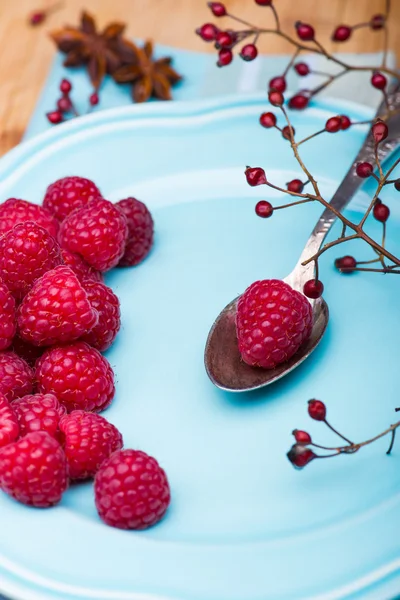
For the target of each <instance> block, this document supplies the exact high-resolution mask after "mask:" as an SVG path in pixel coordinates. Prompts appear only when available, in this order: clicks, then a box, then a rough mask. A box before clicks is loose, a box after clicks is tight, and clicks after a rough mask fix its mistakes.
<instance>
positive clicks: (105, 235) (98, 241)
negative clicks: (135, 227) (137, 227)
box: [59, 200, 128, 271]
mask: <svg viewBox="0 0 400 600" xmlns="http://www.w3.org/2000/svg"><path fill="white" fill-rule="evenodd" d="M127 236H128V225H127V221H126V218H125V215H124V214H123V213H122V212H121V211H120V210H119V209H118V208H117V207H116V206H114V205H113V204H112V203H111V202H109V201H108V200H92V201H91V202H89V204H87V205H86V206H84V207H82V208H78V209H76V210H74V211H73V213H71V214H70V215H69V216H68V217H67V218H66V219H65V220H64V221H63V222H62V224H61V228H60V234H59V240H60V243H61V245H62V246H63V247H64V248H67V250H70V252H74V253H76V254H80V256H82V257H83V258H84V259H85V261H86V262H87V263H88V264H89V265H90V266H91V267H93V268H94V269H97V270H98V271H108V270H110V269H112V268H113V267H115V266H117V264H118V263H119V261H120V260H121V258H122V257H123V255H124V252H125V244H126V240H127Z"/></svg>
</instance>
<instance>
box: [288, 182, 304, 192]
mask: <svg viewBox="0 0 400 600" xmlns="http://www.w3.org/2000/svg"><path fill="white" fill-rule="evenodd" d="M286 187H287V189H288V190H289V192H295V193H296V194H301V193H302V191H303V189H304V183H303V182H302V181H301V179H292V181H289V183H287V184H286Z"/></svg>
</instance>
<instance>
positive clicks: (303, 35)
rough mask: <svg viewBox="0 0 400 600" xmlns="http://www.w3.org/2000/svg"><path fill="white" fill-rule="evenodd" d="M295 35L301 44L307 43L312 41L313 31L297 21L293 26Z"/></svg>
mask: <svg viewBox="0 0 400 600" xmlns="http://www.w3.org/2000/svg"><path fill="white" fill-rule="evenodd" d="M295 27H296V31H297V35H298V36H299V38H300V39H301V40H303V42H309V41H311V40H313V39H314V36H315V31H314V27H312V26H311V25H309V24H308V23H302V22H301V21H297V23H296V24H295Z"/></svg>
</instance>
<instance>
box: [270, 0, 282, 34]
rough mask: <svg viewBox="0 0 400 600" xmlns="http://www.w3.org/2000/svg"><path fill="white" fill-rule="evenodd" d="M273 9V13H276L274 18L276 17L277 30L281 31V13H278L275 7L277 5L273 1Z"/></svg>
mask: <svg viewBox="0 0 400 600" xmlns="http://www.w3.org/2000/svg"><path fill="white" fill-rule="evenodd" d="M271 10H272V13H273V15H274V19H275V24H276V30H277V31H280V29H281V24H280V21H279V15H278V13H277V10H276V8H275V5H274V3H272V4H271Z"/></svg>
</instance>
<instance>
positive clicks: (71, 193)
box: [43, 177, 102, 221]
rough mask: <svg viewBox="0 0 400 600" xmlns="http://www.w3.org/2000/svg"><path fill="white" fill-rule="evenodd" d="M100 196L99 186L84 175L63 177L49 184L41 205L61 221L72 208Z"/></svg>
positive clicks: (79, 206) (83, 204)
mask: <svg viewBox="0 0 400 600" xmlns="http://www.w3.org/2000/svg"><path fill="white" fill-rule="evenodd" d="M100 198H102V195H101V192H100V190H99V188H98V187H97V186H96V185H95V184H94V183H93V181H90V179H85V178H84V177H63V178H62V179H57V181H55V182H54V183H52V184H51V185H49V187H48V188H47V190H46V194H45V196H44V198H43V206H44V208H47V210H48V211H50V212H51V213H52V214H53V215H54V216H55V218H56V219H58V220H59V221H63V220H64V219H65V217H67V216H68V215H69V214H70V213H71V212H72V211H73V210H75V209H76V208H81V207H82V206H85V204H88V202H90V201H91V200H98V199H100Z"/></svg>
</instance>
